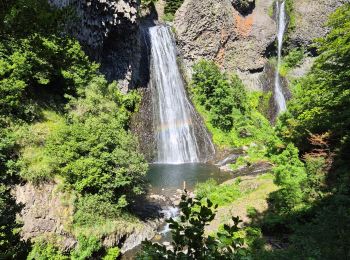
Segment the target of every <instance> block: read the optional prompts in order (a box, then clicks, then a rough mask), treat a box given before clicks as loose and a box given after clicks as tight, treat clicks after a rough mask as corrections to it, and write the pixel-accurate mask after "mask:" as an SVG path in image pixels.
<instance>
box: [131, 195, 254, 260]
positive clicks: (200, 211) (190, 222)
mask: <svg viewBox="0 0 350 260" xmlns="http://www.w3.org/2000/svg"><path fill="white" fill-rule="evenodd" d="M179 207H180V210H181V215H180V217H179V218H180V219H179V221H176V220H174V219H170V220H169V221H168V222H169V224H170V225H169V227H170V229H171V233H172V238H173V242H172V244H171V245H172V248H171V249H167V248H166V246H163V245H160V244H158V243H152V242H150V241H146V242H143V249H142V253H141V254H140V255H138V257H137V258H138V259H243V258H245V257H247V255H248V252H247V250H246V249H244V248H243V245H244V239H243V238H241V237H240V236H237V234H238V232H239V231H240V228H239V223H240V222H241V220H240V219H239V218H238V217H237V218H232V220H233V225H232V226H229V225H224V226H223V230H222V231H219V232H218V233H217V234H216V235H215V236H208V237H206V236H205V234H204V228H205V226H206V225H207V224H208V223H209V222H211V221H212V220H213V219H214V217H215V208H216V207H217V206H214V205H213V204H212V202H211V201H210V200H209V199H208V200H207V201H206V203H202V202H201V201H200V200H198V199H196V198H190V197H187V195H186V194H185V195H183V196H182V198H181V202H180V204H179Z"/></svg>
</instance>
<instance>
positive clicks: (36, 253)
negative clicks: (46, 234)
mask: <svg viewBox="0 0 350 260" xmlns="http://www.w3.org/2000/svg"><path fill="white" fill-rule="evenodd" d="M27 259H28V260H53V259H55V260H68V259H69V257H68V256H65V255H63V253H62V252H61V251H60V250H59V249H58V248H57V247H55V246H54V245H52V244H50V243H48V242H46V241H44V240H39V241H36V242H35V243H34V245H33V247H32V250H31V251H30V253H29V255H28V257H27Z"/></svg>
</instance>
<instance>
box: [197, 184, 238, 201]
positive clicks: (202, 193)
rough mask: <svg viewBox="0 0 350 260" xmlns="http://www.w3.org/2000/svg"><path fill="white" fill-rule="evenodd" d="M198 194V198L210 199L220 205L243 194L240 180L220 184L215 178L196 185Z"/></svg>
mask: <svg viewBox="0 0 350 260" xmlns="http://www.w3.org/2000/svg"><path fill="white" fill-rule="evenodd" d="M196 195H197V198H198V199H201V200H205V199H209V200H210V201H212V202H213V203H214V204H217V205H218V206H224V205H227V204H229V203H231V202H233V201H235V200H236V199H238V198H239V197H241V196H242V195H243V194H242V192H241V191H240V189H239V186H238V182H236V183H233V184H230V185H218V183H217V182H216V181H215V180H213V179H209V180H208V181H206V182H204V183H199V184H197V185H196Z"/></svg>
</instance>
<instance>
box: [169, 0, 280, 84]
mask: <svg viewBox="0 0 350 260" xmlns="http://www.w3.org/2000/svg"><path fill="white" fill-rule="evenodd" d="M272 3H273V0H267V1H256V4H255V8H254V9H253V10H252V12H251V13H250V14H247V15H243V14H241V13H240V12H239V11H237V10H236V9H235V8H234V6H233V5H232V3H231V1H230V0H219V1H218V0H203V1H198V0H185V1H184V3H183V5H182V6H181V7H180V9H179V10H178V11H177V13H176V18H175V22H174V26H175V31H176V34H177V40H178V45H179V48H180V51H181V53H182V55H183V57H184V60H185V63H186V65H187V66H188V67H189V66H191V65H192V64H193V63H194V62H196V61H197V60H199V59H201V58H205V59H211V60H215V61H216V62H217V63H218V64H219V65H220V66H221V67H222V68H223V69H226V70H228V71H237V72H238V73H240V76H241V77H242V79H243V80H244V81H245V83H246V85H248V87H249V88H253V89H254V88H255V89H256V88H259V87H258V86H257V79H258V75H259V74H260V73H261V72H262V71H263V68H264V65H265V63H266V61H267V54H268V52H269V50H270V48H271V45H273V43H274V40H275V35H276V24H275V22H274V20H273V19H272V18H271V17H270V16H269V15H268V10H269V8H270V6H271V5H272Z"/></svg>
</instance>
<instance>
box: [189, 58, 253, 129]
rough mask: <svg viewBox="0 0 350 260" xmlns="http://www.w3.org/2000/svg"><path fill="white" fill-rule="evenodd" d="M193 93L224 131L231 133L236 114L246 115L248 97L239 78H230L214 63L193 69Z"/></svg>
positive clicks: (202, 64) (204, 63)
mask: <svg viewBox="0 0 350 260" xmlns="http://www.w3.org/2000/svg"><path fill="white" fill-rule="evenodd" d="M191 85H192V88H191V90H192V93H193V95H194V98H195V102H198V103H199V104H200V105H201V106H204V108H205V109H206V110H207V111H209V112H210V114H211V123H212V124H213V125H215V126H217V127H218V128H219V129H221V130H223V131H229V130H230V129H231V128H232V125H233V123H234V116H233V115H234V114H240V113H242V114H244V113H245V112H246V109H247V107H246V106H245V105H246V103H247V101H246V100H247V96H246V92H245V89H244V86H243V84H242V82H241V81H240V80H239V78H238V77H237V76H232V77H231V78H228V76H227V75H226V74H222V73H221V72H220V69H219V67H218V66H217V65H215V63H214V62H208V61H204V60H202V61H200V62H199V63H197V64H196V65H195V66H194V67H193V78H192V84H191Z"/></svg>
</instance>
